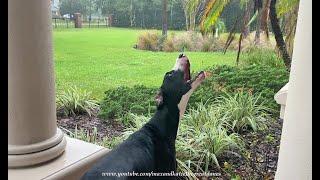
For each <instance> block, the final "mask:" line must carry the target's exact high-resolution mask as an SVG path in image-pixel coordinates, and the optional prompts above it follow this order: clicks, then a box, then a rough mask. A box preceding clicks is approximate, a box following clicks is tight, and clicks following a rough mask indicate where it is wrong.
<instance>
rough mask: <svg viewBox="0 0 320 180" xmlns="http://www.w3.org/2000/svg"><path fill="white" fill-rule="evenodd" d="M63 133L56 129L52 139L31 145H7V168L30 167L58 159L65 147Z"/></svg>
mask: <svg viewBox="0 0 320 180" xmlns="http://www.w3.org/2000/svg"><path fill="white" fill-rule="evenodd" d="M66 143H67V141H66V139H65V137H64V134H63V132H62V131H61V130H60V129H57V133H56V135H55V136H54V137H52V138H50V139H48V140H46V141H43V142H40V143H36V144H31V145H28V146H27V145H25V146H15V145H8V168H19V167H25V166H32V165H36V164H40V163H43V162H47V161H49V160H52V159H54V158H56V157H58V156H59V155H60V154H62V153H63V151H64V150H65V147H66Z"/></svg>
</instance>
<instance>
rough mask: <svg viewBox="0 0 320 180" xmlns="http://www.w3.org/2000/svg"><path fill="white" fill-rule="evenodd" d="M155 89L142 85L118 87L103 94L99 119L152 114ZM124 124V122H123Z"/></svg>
mask: <svg viewBox="0 0 320 180" xmlns="http://www.w3.org/2000/svg"><path fill="white" fill-rule="evenodd" d="M157 90H158V89H156V88H147V87H145V86H142V85H136V86H134V87H125V86H120V87H118V88H116V89H110V90H107V91H106V92H105V98H104V99H103V100H102V102H101V105H100V109H101V110H100V113H99V116H100V117H101V118H105V119H107V118H119V117H123V116H125V115H126V114H127V113H128V112H132V113H135V114H147V113H153V112H155V110H156V104H155V100H154V97H155V95H156V93H157ZM124 123H125V124H126V122H124Z"/></svg>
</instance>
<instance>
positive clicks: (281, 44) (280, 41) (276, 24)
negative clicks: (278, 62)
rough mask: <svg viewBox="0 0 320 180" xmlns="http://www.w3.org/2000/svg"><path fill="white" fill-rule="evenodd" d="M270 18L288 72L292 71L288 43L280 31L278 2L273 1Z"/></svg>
mask: <svg viewBox="0 0 320 180" xmlns="http://www.w3.org/2000/svg"><path fill="white" fill-rule="evenodd" d="M269 16H270V21H271V27H272V30H273V33H274V37H275V39H276V43H277V47H278V48H279V51H280V53H281V56H282V58H283V61H284V64H285V65H286V67H287V68H288V70H290V66H291V58H290V56H289V54H288V51H287V48H286V43H285V42H284V40H283V35H282V32H281V29H280V25H279V20H278V18H277V13H276V0H271V3H270V13H269Z"/></svg>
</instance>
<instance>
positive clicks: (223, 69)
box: [188, 65, 289, 113]
mask: <svg viewBox="0 0 320 180" xmlns="http://www.w3.org/2000/svg"><path fill="white" fill-rule="evenodd" d="M207 70H208V71H210V72H212V76H211V77H209V78H208V79H206V81H204V82H203V84H202V85H201V86H200V87H199V88H198V89H197V90H196V91H195V92H194V93H193V94H192V96H191V97H190V100H189V104H188V107H194V105H195V104H196V102H200V101H203V102H206V101H208V104H212V103H213V101H212V100H213V99H214V98H215V97H218V96H221V95H223V94H225V93H226V92H227V93H237V92H239V91H246V92H251V93H253V94H256V93H258V94H261V97H260V98H259V101H260V102H262V101H264V102H265V105H266V106H267V107H268V108H270V109H272V110H274V112H273V113H277V112H278V111H279V105H278V104H277V103H276V102H275V100H274V95H275V93H277V92H278V91H279V90H280V89H281V88H282V87H283V86H284V85H285V84H286V83H287V82H288V80H289V73H288V72H287V70H286V69H285V68H279V67H277V68H276V67H270V66H264V65H250V66H246V67H242V68H238V67H232V66H226V65H222V66H213V67H211V68H208V69H207ZM208 92H210V93H208ZM260 102H259V103H260Z"/></svg>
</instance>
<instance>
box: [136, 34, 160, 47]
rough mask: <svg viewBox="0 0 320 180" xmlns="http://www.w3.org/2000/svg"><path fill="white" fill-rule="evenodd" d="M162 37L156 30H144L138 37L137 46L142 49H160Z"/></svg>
mask: <svg viewBox="0 0 320 180" xmlns="http://www.w3.org/2000/svg"><path fill="white" fill-rule="evenodd" d="M160 38H161V35H160V34H159V33H157V32H156V31H147V32H143V33H142V34H140V35H139V37H138V44H137V48H138V49H142V50H149V51H158V50H159V40H160Z"/></svg>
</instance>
